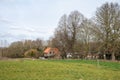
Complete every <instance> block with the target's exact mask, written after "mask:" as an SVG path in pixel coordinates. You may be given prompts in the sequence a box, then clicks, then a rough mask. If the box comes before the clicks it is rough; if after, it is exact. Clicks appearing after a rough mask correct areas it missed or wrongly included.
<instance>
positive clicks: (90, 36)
mask: <svg viewBox="0 0 120 80" xmlns="http://www.w3.org/2000/svg"><path fill="white" fill-rule="evenodd" d="M49 42H50V45H51V46H53V47H57V48H59V49H60V51H61V52H62V57H63V58H66V56H67V53H71V54H72V55H73V56H74V55H76V54H81V55H83V56H87V55H89V54H90V55H95V54H99V57H101V58H109V59H112V60H115V59H120V5H119V4H118V3H105V4H103V5H102V6H101V7H99V8H97V10H96V13H95V15H94V16H93V18H92V19H87V18H86V17H84V16H83V14H82V13H80V12H79V11H73V12H71V13H70V14H69V15H66V14H64V15H63V16H62V17H61V18H60V20H59V23H58V27H57V28H56V30H55V33H54V36H53V37H52V38H51V39H50V41H49Z"/></svg>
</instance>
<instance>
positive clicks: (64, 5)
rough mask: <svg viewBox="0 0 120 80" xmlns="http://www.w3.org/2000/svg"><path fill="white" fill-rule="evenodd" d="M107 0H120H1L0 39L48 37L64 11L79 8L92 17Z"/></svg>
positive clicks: (13, 39)
mask: <svg viewBox="0 0 120 80" xmlns="http://www.w3.org/2000/svg"><path fill="white" fill-rule="evenodd" d="M105 2H117V3H119V4H120V0H0V41H3V40H6V41H7V42H13V41H17V40H24V39H36V38H42V39H44V40H46V39H49V37H50V36H52V35H53V33H54V29H55V28H56V27H57V24H58V21H59V19H60V17H61V16H62V15H63V14H69V13H70V12H71V11H74V10H78V11H79V12H80V13H82V14H83V15H84V16H85V17H87V18H91V17H92V16H94V14H95V11H96V9H97V8H98V7H100V6H101V5H102V4H103V3H105Z"/></svg>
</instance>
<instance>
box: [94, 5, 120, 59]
mask: <svg viewBox="0 0 120 80" xmlns="http://www.w3.org/2000/svg"><path fill="white" fill-rule="evenodd" d="M96 24H97V28H98V31H99V32H98V33H99V39H100V40H101V41H102V43H103V44H102V47H104V51H105V52H108V53H111V54H112V60H115V53H116V49H117V45H118V44H117V42H118V41H119V39H120V6H119V5H118V4H117V3H105V4H103V5H102V6H101V7H100V8H98V9H97V11H96Z"/></svg>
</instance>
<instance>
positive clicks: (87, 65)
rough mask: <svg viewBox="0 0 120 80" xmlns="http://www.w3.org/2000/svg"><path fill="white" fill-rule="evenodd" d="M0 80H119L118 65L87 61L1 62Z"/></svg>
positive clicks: (119, 67)
mask: <svg viewBox="0 0 120 80" xmlns="http://www.w3.org/2000/svg"><path fill="white" fill-rule="evenodd" d="M0 80H120V63H116V62H99V64H97V62H96V61H88V60H21V59H18V60H17V59H16V60H1V61H0Z"/></svg>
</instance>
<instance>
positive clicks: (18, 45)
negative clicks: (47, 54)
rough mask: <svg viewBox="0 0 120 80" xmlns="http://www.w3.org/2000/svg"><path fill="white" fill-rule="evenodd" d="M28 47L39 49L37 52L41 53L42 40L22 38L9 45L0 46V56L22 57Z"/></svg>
mask: <svg viewBox="0 0 120 80" xmlns="http://www.w3.org/2000/svg"><path fill="white" fill-rule="evenodd" d="M30 49H35V50H37V51H39V54H40V55H42V53H43V40H41V39H36V40H24V41H17V42H13V43H11V45H10V46H9V47H1V48H0V56H1V57H8V58H23V57H25V55H24V54H25V53H26V52H27V51H29V50H30ZM33 51H34V50H33Z"/></svg>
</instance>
